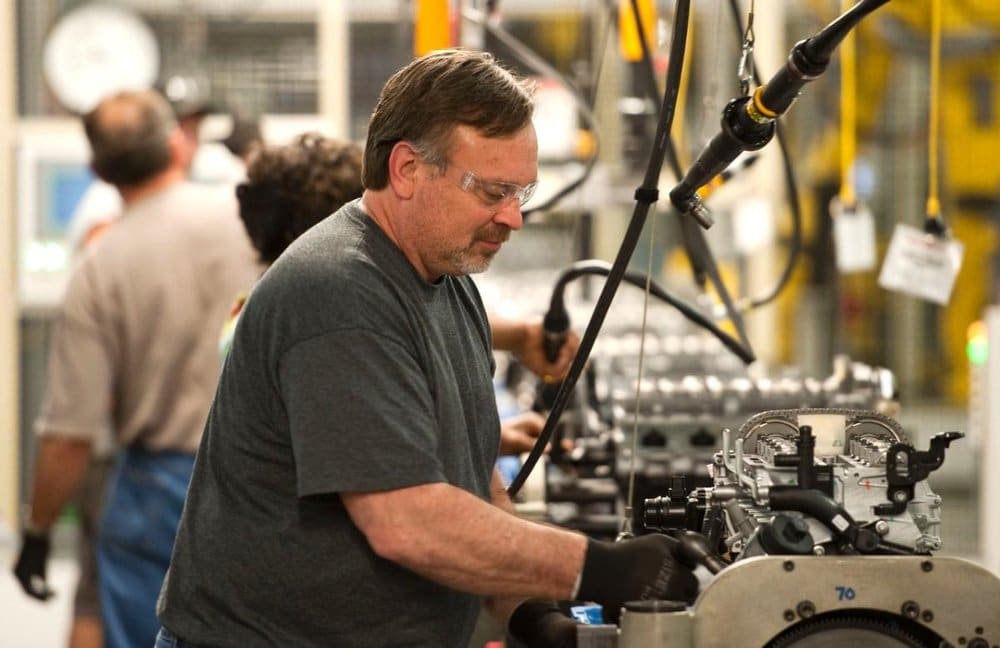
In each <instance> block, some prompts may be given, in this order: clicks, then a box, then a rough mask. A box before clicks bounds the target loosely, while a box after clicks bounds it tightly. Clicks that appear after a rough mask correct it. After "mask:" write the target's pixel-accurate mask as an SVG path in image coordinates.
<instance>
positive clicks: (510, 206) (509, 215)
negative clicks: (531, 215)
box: [493, 199, 524, 230]
mask: <svg viewBox="0 0 1000 648" xmlns="http://www.w3.org/2000/svg"><path fill="white" fill-rule="evenodd" d="M493 221H494V222H496V223H498V224H500V225H506V226H507V227H509V228H510V229H512V230H519V229H521V227H522V226H523V225H524V217H523V216H521V203H520V202H519V201H518V200H516V199H515V200H506V201H504V203H503V204H502V205H500V210H499V211H497V213H496V214H495V215H494V216H493Z"/></svg>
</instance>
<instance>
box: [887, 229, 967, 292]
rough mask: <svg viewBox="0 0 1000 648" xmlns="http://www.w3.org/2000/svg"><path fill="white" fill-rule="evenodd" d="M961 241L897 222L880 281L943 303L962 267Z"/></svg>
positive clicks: (894, 288)
mask: <svg viewBox="0 0 1000 648" xmlns="http://www.w3.org/2000/svg"><path fill="white" fill-rule="evenodd" d="M963 252H964V246H963V245H962V243H961V241H957V240H955V239H950V238H939V237H937V236H933V235H931V234H927V233H925V232H923V231H922V230H920V229H918V228H916V227H911V226H909V225H896V229H895V230H894V231H893V233H892V240H891V241H890V242H889V251H888V252H887V253H886V255H885V261H884V262H883V263H882V272H881V273H880V274H879V277H878V283H879V285H880V286H882V287H883V288H885V289H887V290H894V291H896V292H902V293H906V294H908V295H912V296H913V297H919V298H920V299H926V300H927V301H932V302H936V303H938V304H941V305H942V306H944V305H945V304H947V303H948V299H949V297H951V289H952V287H953V286H954V285H955V278H956V277H957V276H958V270H959V268H961V267H962V254H963Z"/></svg>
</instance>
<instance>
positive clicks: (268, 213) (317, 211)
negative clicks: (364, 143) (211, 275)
mask: <svg viewBox="0 0 1000 648" xmlns="http://www.w3.org/2000/svg"><path fill="white" fill-rule="evenodd" d="M361 158H362V150H361V147H360V146H358V145H357V144H354V143H353V142H349V141H341V140H338V139H333V138H329V137H324V136H323V135H320V134H319V133H303V134H302V135H299V136H297V137H296V138H295V139H294V140H293V141H292V142H291V143H289V144H287V145H284V146H263V147H260V148H259V149H258V150H257V151H256V152H254V153H253V154H252V155H251V156H250V162H249V165H248V166H247V179H246V181H244V182H242V183H240V184H239V185H237V186H236V198H237V200H238V201H239V204H240V218H241V219H242V220H243V226H244V227H245V228H246V231H247V235H248V236H249V237H250V242H251V243H253V246H254V248H255V249H256V250H257V254H258V257H259V259H260V261H261V263H263V264H265V265H267V266H270V265H271V264H272V263H274V261H275V260H276V259H277V258H278V256H279V255H281V253H282V252H284V251H285V248H287V247H288V246H289V245H290V244H291V243H292V241H294V240H295V239H297V238H298V237H299V236H300V235H302V234H303V233H305V231H306V230H308V229H309V228H310V227H312V226H313V225H315V224H316V223H318V222H320V221H321V220H323V219H324V218H326V217H327V216H329V215H330V214H332V213H333V212H335V211H337V210H338V209H340V207H341V206H342V205H343V204H344V203H347V202H349V201H351V200H354V199H356V198H358V197H360V196H361V192H362V191H363V187H362V186H361ZM246 297H247V296H246V295H245V294H242V295H239V296H237V298H236V301H235V303H234V304H233V307H232V309H231V310H230V312H229V316H228V317H227V319H226V322H225V324H224V325H223V328H222V336H221V338H220V341H219V351H220V354H221V355H222V357H223V358H225V357H226V355H228V353H229V350H230V348H231V346H232V341H233V332H234V331H235V330H236V323H237V321H239V316H240V313H242V311H243V305H244V304H245V303H246Z"/></svg>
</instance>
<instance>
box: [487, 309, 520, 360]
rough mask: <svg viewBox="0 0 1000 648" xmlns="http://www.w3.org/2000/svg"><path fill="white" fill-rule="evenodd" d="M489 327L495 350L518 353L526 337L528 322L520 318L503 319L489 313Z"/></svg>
mask: <svg viewBox="0 0 1000 648" xmlns="http://www.w3.org/2000/svg"><path fill="white" fill-rule="evenodd" d="M490 329H491V330H492V332H493V348H494V349H495V350H497V351H510V352H512V353H520V352H521V351H523V349H524V345H525V340H526V338H527V337H528V324H527V323H526V322H524V321H521V320H510V319H505V318H503V317H501V316H499V315H497V314H496V313H490Z"/></svg>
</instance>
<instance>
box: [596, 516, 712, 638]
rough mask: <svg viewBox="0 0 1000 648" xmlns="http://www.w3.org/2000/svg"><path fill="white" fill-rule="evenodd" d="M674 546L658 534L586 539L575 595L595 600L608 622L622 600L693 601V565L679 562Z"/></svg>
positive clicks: (695, 586) (613, 619) (695, 590)
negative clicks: (610, 540) (618, 539)
mask: <svg viewBox="0 0 1000 648" xmlns="http://www.w3.org/2000/svg"><path fill="white" fill-rule="evenodd" d="M679 545H680V543H679V542H677V540H675V539H673V538H671V537H669V536H665V535H662V534H659V533H653V534H650V535H644V536H641V537H638V538H631V539H629V540H623V541H621V542H616V543H611V542H601V541H598V540H589V541H588V542H587V555H586V556H585V557H584V560H583V572H582V573H581V574H580V591H579V592H578V595H577V597H576V598H577V599H579V600H581V601H594V602H595V603H600V604H601V606H603V607H604V618H605V620H606V621H607V622H608V623H617V622H618V616H619V614H620V613H621V608H622V605H624V604H625V602H626V601H640V600H671V601H684V602H685V603H693V602H694V599H695V598H696V597H697V596H698V579H697V578H695V576H694V573H692V569H693V568H694V565H692V564H688V563H686V562H682V559H681V557H680V551H679V550H678V547H679Z"/></svg>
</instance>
